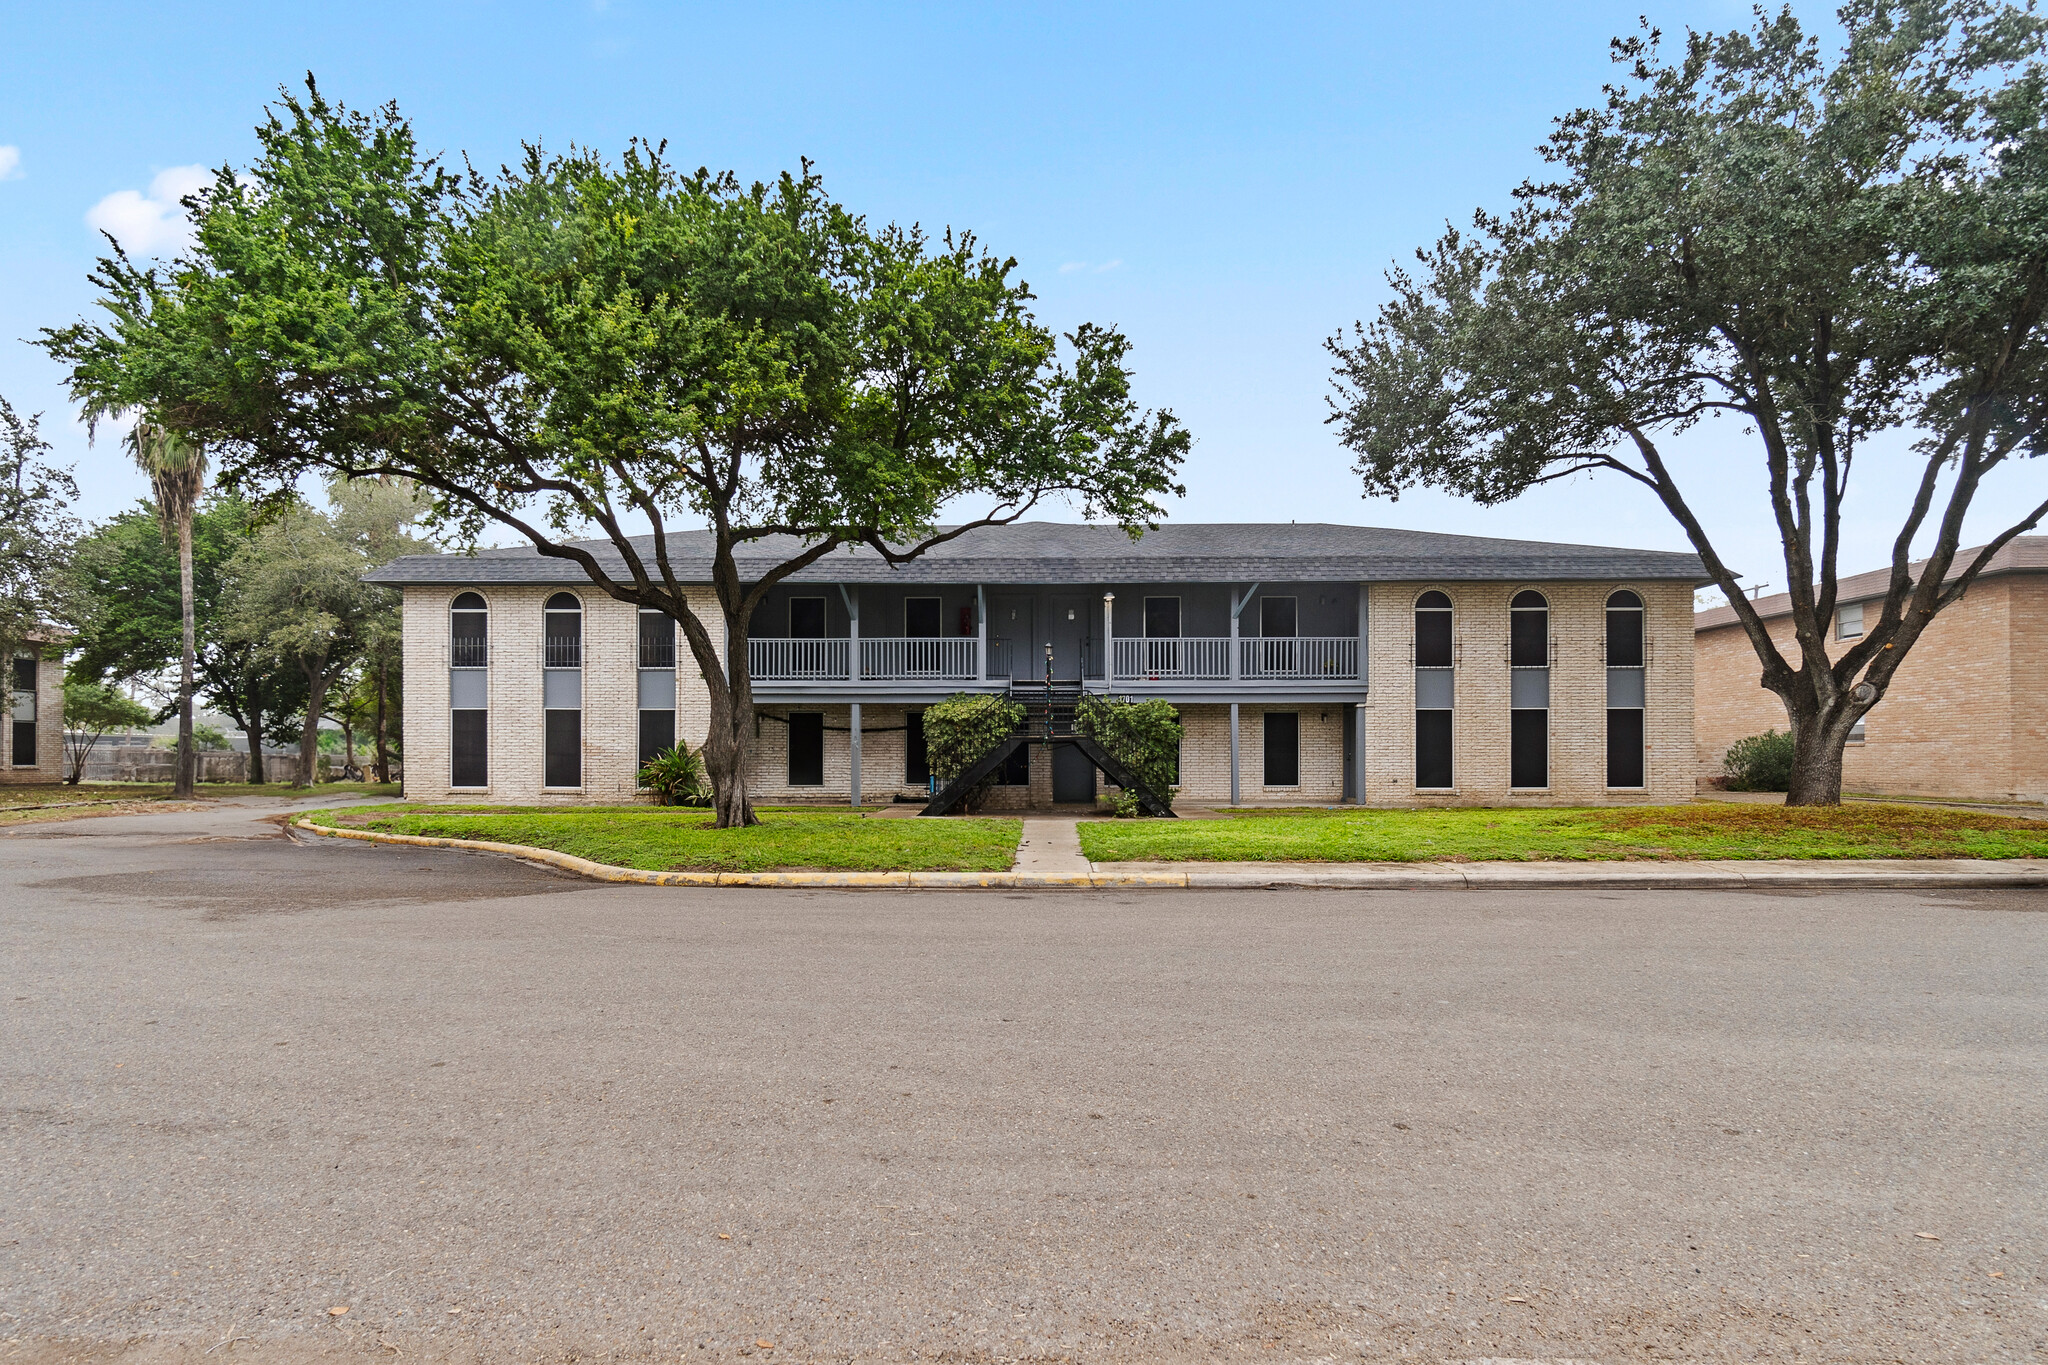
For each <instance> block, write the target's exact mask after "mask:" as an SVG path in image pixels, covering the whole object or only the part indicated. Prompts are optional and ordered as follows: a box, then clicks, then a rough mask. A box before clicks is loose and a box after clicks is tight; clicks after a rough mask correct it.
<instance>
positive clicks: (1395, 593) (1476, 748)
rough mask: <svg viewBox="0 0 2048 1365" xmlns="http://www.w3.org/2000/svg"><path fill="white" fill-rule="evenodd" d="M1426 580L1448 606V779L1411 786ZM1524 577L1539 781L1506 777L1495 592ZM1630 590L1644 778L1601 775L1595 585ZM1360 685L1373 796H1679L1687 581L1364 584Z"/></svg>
mask: <svg viewBox="0 0 2048 1365" xmlns="http://www.w3.org/2000/svg"><path fill="white" fill-rule="evenodd" d="M1431 588H1435V589H1437V590H1439V591H1441V592H1444V593H1446V594H1447V595H1449V597H1450V599H1451V605H1452V608H1453V611H1454V613H1455V614H1454V616H1453V618H1452V631H1453V640H1454V642H1455V646H1456V654H1455V656H1454V657H1455V660H1456V663H1457V674H1456V689H1457V691H1456V709H1455V715H1454V717H1453V719H1452V751H1453V780H1454V781H1455V782H1456V784H1457V785H1456V787H1455V789H1454V790H1452V791H1449V792H1423V791H1418V790H1417V789H1416V786H1415V670H1414V658H1415V655H1414V638H1415V622H1414V610H1415V599H1416V598H1417V597H1419V596H1421V595H1422V594H1423V593H1424V592H1427V591H1429V590H1430V589H1431ZM1526 588H1534V589H1535V590H1536V591H1538V592H1540V593H1542V594H1543V595H1544V597H1545V598H1546V599H1547V600H1548V601H1549V603H1550V635H1551V640H1552V650H1551V663H1550V786H1549V788H1548V789H1547V790H1545V791H1542V792H1533V791H1518V790H1511V789H1510V788H1509V786H1508V728H1509V720H1508V712H1509V709H1510V708H1509V705H1508V702H1509V668H1508V603H1509V602H1510V601H1511V600H1512V599H1513V598H1514V596H1515V594H1516V593H1518V592H1521V591H1523V590H1524V589H1526ZM1622 588H1629V589H1632V590H1633V591H1635V592H1636V593H1637V594H1638V595H1640V596H1641V597H1642V599H1643V607H1644V613H1643V615H1644V621H1643V626H1644V644H1645V656H1644V658H1645V664H1646V672H1645V678H1644V687H1645V702H1646V704H1645V708H1644V710H1645V714H1644V718H1643V728H1644V742H1645V745H1646V747H1647V749H1648V752H1647V753H1646V754H1645V755H1644V779H1645V782H1646V783H1647V786H1646V787H1645V788H1643V789H1641V790H1638V791H1616V790H1613V789H1610V788H1609V787H1608V786H1607V671H1606V670H1607V661H1606V657H1605V656H1606V641H1607V598H1608V595H1609V594H1611V593H1613V592H1615V591H1617V590H1619V589H1622ZM1369 629H1370V631H1371V638H1372V696H1371V700H1370V702H1369V703H1368V704H1367V707H1366V711H1367V716H1366V796H1367V799H1368V801H1369V802H1371V803H1372V804H1375V805H1515V806H1521V805H1532V806H1533V805H1582V804H1587V803H1594V802H1635V801H1643V802H1659V801H1678V800H1684V799H1686V798H1688V797H1690V796H1691V795H1692V792H1693V790H1694V780H1693V752H1692V736H1693V718H1692V703H1693V652H1692V648H1691V638H1690V637H1691V634H1692V589H1691V587H1690V585H1688V584H1685V583H1538V582H1532V583H1419V582H1418V583H1377V584H1374V585H1373V588H1372V612H1371V624H1370V627H1369Z"/></svg>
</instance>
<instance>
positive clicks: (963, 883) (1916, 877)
mask: <svg viewBox="0 0 2048 1365" xmlns="http://www.w3.org/2000/svg"><path fill="white" fill-rule="evenodd" d="M291 823H292V826H293V828H295V829H301V830H304V831H306V832H307V833H309V834H320V835H326V836H328V837H330V838H335V839H363V840H366V841H368V842H370V843H378V844H411V845H415V846H418V847H421V848H460V849H468V850H470V851H472V852H476V853H499V854H504V855H506V856H508V857H513V858H524V859H525V860H527V861H528V862H535V863H545V864H547V865H548V866H550V867H559V868H561V869H562V870H563V871H565V872H574V873H576V874H577V875H578V876H582V877H589V878H590V879H592V880H593V881H600V882H631V883H637V884H640V885H644V886H824V887H847V888H861V887H875V888H881V887H896V888H902V889H909V890H931V891H939V890H945V891H960V890H969V889H981V888H988V889H1005V890H1015V889H1018V888H1037V889H1045V888H1064V889H1069V890H1079V889H1117V888H1135V887H1179V888H1183V889H1189V890H1203V889H1213V890H1224V889H1235V890H1262V889H1295V888H1304V889H1331V890H1339V889H1341V890H1354V891H1415V890H1426V889H1430V888H1436V889H1441V890H1462V891H1583V890H1607V891H1644V890H1657V889H1664V890H1672V891H1711V890H1773V889H1777V890H1839V889H1842V888H1845V887H1864V888H1869V889H1872V890H1894V891H1898V890H1930V889H1939V888H1948V889H1951V890H1969V889H1976V888H1985V887H1992V888H1996V887H2005V888H2013V889H2017V888H2026V887H2048V861H2041V860H2036V859H2024V860H2022V859H2013V860H2011V861H2000V860H1992V859H1965V858H1956V859H1946V860H1931V859H1930V860H1916V861H1906V860H1899V861H1896V862H1888V861H1885V860H1881V859H1861V860H1856V861H1850V860H1846V859H1842V860H1834V861H1829V862H1792V861H1777V860H1774V861H1758V862H1734V861H1727V862H1721V861H1716V862H1688V863H1650V862H1640V863H1623V862H1616V863H1510V862H1498V863H1382V864H1374V865H1362V866H1342V867H1333V868H1331V869H1330V870H1328V871H1317V870H1316V869H1315V867H1314V865H1312V864H1282V865H1265V866H1249V867H1248V866H1242V865H1239V866H1229V865H1223V866H1213V867H1212V866H1204V865H1203V864H1199V863H1189V864H1178V865H1170V866H1136V867H1132V866H1120V865H1118V864H1116V863H1097V864H1094V865H1093V866H1092V868H1091V870H1090V871H1089V872H1087V873H1086V874H1081V873H1072V874H1066V873H1058V874H1055V873H1038V872H643V871H640V870H639V869H638V868H631V867H614V866H612V865H611V864H610V863H597V862H592V861H591V860H590V859H588V858H578V857H576V856H574V855H573V854H568V853H558V852H556V851H555V850H553V849H548V848H529V847H527V846H526V845H525V844H499V843H492V842H490V841H488V840H484V839H439V838H431V837H428V836H426V835H420V834H385V833H383V832H381V831H378V830H368V829H345V828H341V827H338V826H334V825H316V824H314V823H313V821H312V820H311V819H310V818H309V817H307V816H303V815H302V816H300V817H298V818H297V819H295V820H293V821H292V822H291Z"/></svg>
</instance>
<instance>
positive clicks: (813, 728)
mask: <svg viewBox="0 0 2048 1365" xmlns="http://www.w3.org/2000/svg"><path fill="white" fill-rule="evenodd" d="M789 785H790V786H792V787H822V786H824V785H825V718H824V717H823V716H822V715H820V714H818V713H817V712H816V711H796V712H792V713H791V715H790V717H789Z"/></svg>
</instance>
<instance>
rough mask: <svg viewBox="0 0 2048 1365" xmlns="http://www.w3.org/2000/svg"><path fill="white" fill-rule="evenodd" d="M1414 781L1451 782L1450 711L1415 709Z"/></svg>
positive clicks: (1420, 784)
mask: <svg viewBox="0 0 2048 1365" xmlns="http://www.w3.org/2000/svg"><path fill="white" fill-rule="evenodd" d="M1415 785H1416V786H1418V787H1448V786H1450V785H1451V713H1450V712H1449V711H1417V712H1416V713H1415Z"/></svg>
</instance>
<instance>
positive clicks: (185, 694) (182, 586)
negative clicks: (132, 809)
mask: <svg viewBox="0 0 2048 1365" xmlns="http://www.w3.org/2000/svg"><path fill="white" fill-rule="evenodd" d="M178 596H179V598H180V603H179V605H180V607H181V608H182V614H183V615H184V618H185V630H184V635H185V639H184V651H183V658H182V659H181V661H180V664H179V674H178V778H177V781H176V782H175V783H173V784H172V787H171V795H172V796H173V797H178V798H186V799H189V798H190V797H191V795H192V780H193V777H194V770H195V769H196V768H197V767H198V763H199V754H198V752H197V750H196V749H195V748H194V747H193V744H192V673H193V661H194V658H195V657H196V656H197V654H198V652H199V650H198V642H197V638H196V636H197V633H196V631H195V630H194V629H193V602H192V599H193V589H192V514H191V512H189V511H187V512H186V513H185V515H184V516H182V517H180V518H178Z"/></svg>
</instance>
